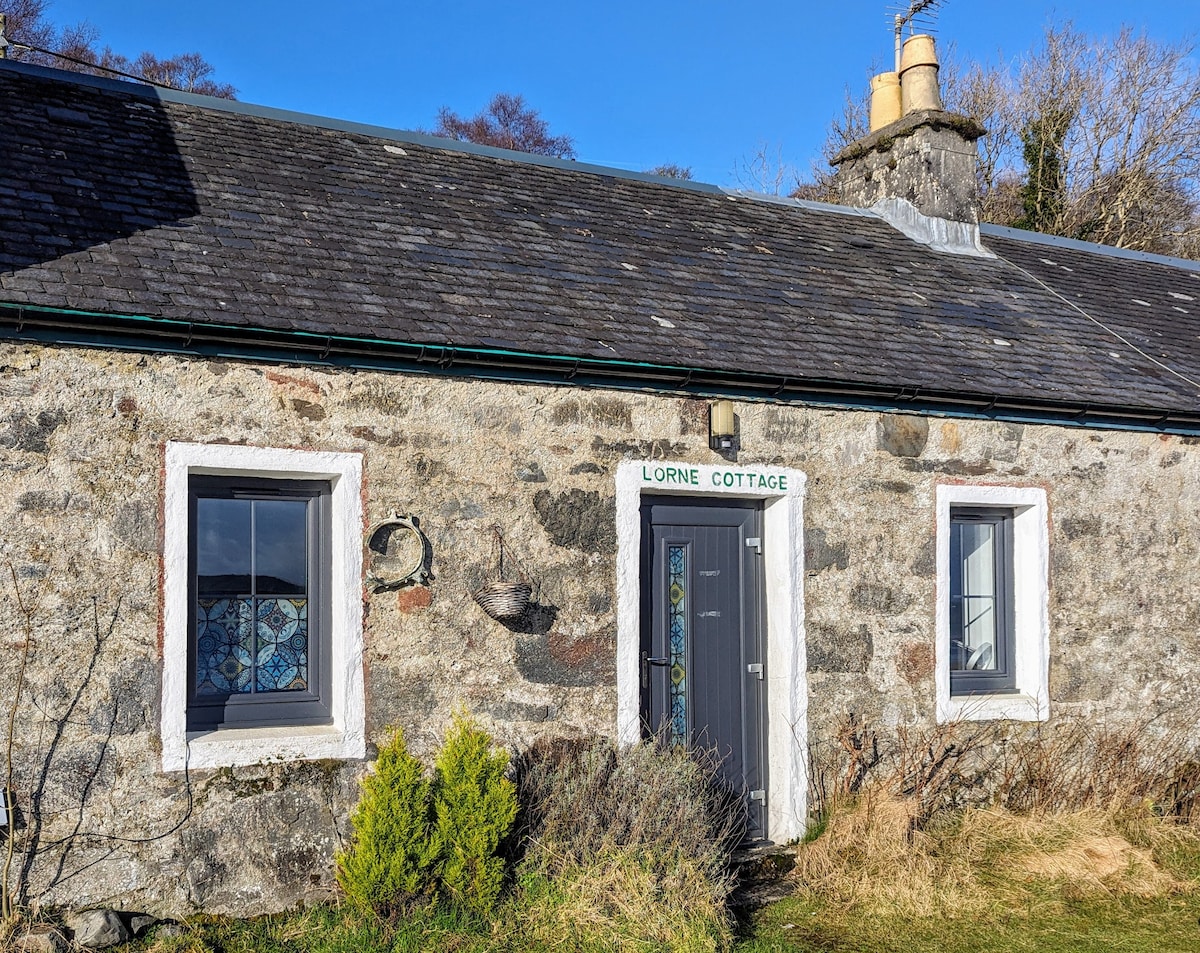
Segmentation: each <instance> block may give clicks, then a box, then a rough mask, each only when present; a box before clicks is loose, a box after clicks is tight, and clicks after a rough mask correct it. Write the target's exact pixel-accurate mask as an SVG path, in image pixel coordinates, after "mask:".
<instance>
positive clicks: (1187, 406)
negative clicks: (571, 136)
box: [0, 64, 1200, 427]
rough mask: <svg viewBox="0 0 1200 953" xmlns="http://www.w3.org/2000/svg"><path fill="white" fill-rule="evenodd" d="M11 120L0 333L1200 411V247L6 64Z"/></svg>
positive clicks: (3, 146)
mask: <svg viewBox="0 0 1200 953" xmlns="http://www.w3.org/2000/svg"><path fill="white" fill-rule="evenodd" d="M0 128H2V129H3V130H4V132H3V139H2V140H0V170H2V175H0V334H3V335H5V336H12V334H13V333H14V326H15V325H17V324H18V323H21V324H23V323H24V322H27V321H29V320H32V318H31V315H33V314H34V313H35V312H38V311H41V310H42V309H68V310H70V311H72V312H83V313H84V314H82V315H60V316H59V317H58V318H57V319H53V320H58V321H60V322H61V323H64V324H69V323H71V322H74V323H75V324H79V323H81V322H82V323H88V322H90V325H91V326H92V327H94V328H98V329H104V328H105V327H108V328H110V329H120V328H124V327H125V326H126V324H125V323H123V322H124V317H123V316H129V317H135V316H136V317H149V318H154V319H157V320H160V321H162V322H179V323H182V324H185V325H187V326H189V327H191V328H194V329H197V332H198V333H203V332H204V331H205V329H211V328H215V327H217V326H219V327H221V328H224V329H231V328H232V329H238V328H240V329H242V330H243V331H244V332H245V333H246V334H247V335H250V336H253V334H255V333H264V334H265V333H281V332H282V333H292V332H301V333H302V334H305V335H315V336H318V337H319V336H326V337H329V338H331V339H336V341H343V340H346V339H354V340H355V342H356V343H355V345H354V347H356V348H357V349H358V351H359V352H360V353H364V354H366V353H369V352H371V351H372V349H376V350H386V348H387V347H388V346H389V345H391V344H411V345H426V346H429V347H430V348H435V349H444V348H453V349H462V350H463V351H464V352H466V351H471V352H472V353H475V354H476V355H479V354H484V355H486V354H489V353H491V354H495V355H501V356H503V355H509V356H511V355H512V354H513V353H519V354H520V355H524V356H525V357H526V358H528V359H529V361H532V362H533V363H536V361H537V360H538V357H539V356H543V357H546V358H550V357H554V358H556V359H558V358H569V359H579V360H582V361H583V362H584V363H585V364H586V365H587V366H588V367H592V368H598V367H609V368H611V369H613V372H614V373H616V369H618V368H627V372H628V373H630V374H633V375H635V376H638V375H640V376H641V377H643V378H644V379H645V380H647V381H651V382H654V381H657V384H656V386H662V387H667V388H670V389H686V388H687V386H689V384H690V381H691V378H692V375H696V379H698V380H699V379H703V380H706V381H711V382H714V383H713V385H712V386H714V387H715V386H716V384H717V383H720V382H725V383H727V384H728V386H729V387H730V388H733V389H737V388H739V387H741V388H751V389H754V388H757V389H758V392H761V393H763V394H770V393H774V394H777V395H780V396H783V397H787V396H789V395H793V394H808V395H812V394H816V393H818V392H829V393H842V394H844V395H845V394H864V395H869V396H870V395H873V396H874V397H877V398H881V397H885V396H886V395H889V394H890V395H892V399H893V400H894V401H895V402H896V403H897V404H899V405H903V404H906V403H908V404H914V405H915V404H919V403H921V402H922V401H931V402H933V404H937V403H938V402H943V403H946V404H947V405H956V404H963V405H964V406H965V405H967V404H970V405H973V406H978V407H981V408H985V409H987V408H992V407H1007V408H1021V407H1028V408H1042V409H1045V408H1049V409H1051V410H1055V411H1056V412H1059V413H1064V414H1065V413H1089V412H1090V413H1096V412H1100V413H1102V414H1112V415H1128V416H1132V417H1138V418H1140V419H1142V418H1144V419H1146V420H1156V419H1158V418H1161V417H1163V416H1164V415H1170V420H1171V421H1173V422H1175V423H1176V424H1179V425H1182V426H1186V427H1194V426H1196V425H1197V424H1200V385H1198V384H1197V383H1196V382H1197V381H1200V265H1196V264H1194V263H1184V262H1174V261H1171V260H1168V259H1159V258H1153V257H1152V256H1139V257H1128V256H1122V255H1118V254H1113V253H1111V252H1109V251H1106V250H1104V249H1101V248H1100V247H1099V246H1090V245H1083V244H1081V243H1057V244H1053V243H1052V244H1046V243H1044V242H1042V241H1039V240H1038V239H1037V237H1036V236H1035V237H1033V238H1031V237H1030V236H1027V235H1025V234H1024V233H1015V232H1013V231H1011V230H1007V229H988V230H985V243H986V244H987V246H988V247H989V248H990V249H991V250H993V251H994V252H995V253H996V254H997V255H998V256H1000V257H998V258H996V259H983V258H970V257H963V256H956V255H949V254H941V253H935V252H932V251H930V250H928V249H927V248H925V247H924V246H922V245H919V244H916V243H914V242H913V241H911V240H910V239H908V238H906V237H905V236H904V235H902V234H901V233H900V232H898V231H896V230H894V229H893V228H892V227H891V226H889V225H888V224H887V223H885V222H884V221H882V220H881V219H880V218H878V217H876V216H874V215H873V214H871V213H869V212H862V211H856V210H849V209H839V208H835V207H832V206H821V205H817V204H814V203H803V202H794V201H771V200H766V199H763V198H762V197H749V196H745V195H741V194H736V193H731V192H728V191H726V190H722V189H718V188H715V187H711V186H700V185H693V184H690V183H671V182H664V181H662V180H656V179H653V177H648V176H641V175H636V174H628V173H620V172H615V171H613V170H603V169H598V168H595V167H590V166H584V165H580V164H576V163H570V162H560V161H557V160H548V159H540V158H533V157H528V156H519V155H516V154H513V153H504V152H502V151H500V150H489V149H481V148H478V147H470V146H462V145H460V144H452V143H446V142H444V141H442V140H434V139H431V138H429V137H424V136H419V135H413V134H405V133H394V132H389V131H386V130H381V129H374V128H371V127H364V126H356V125H352V124H346V123H338V122H335V121H330V120H320V119H315V118H313V117H303V116H297V115H295V114H282V113H278V112H274V111H271V110H266V109H261V108H258V107H253V106H245V105H243V104H230V103H225V102H223V101H219V100H207V99H204V98H202V97H195V96H189V95H186V94H173V93H161V92H158V91H154V90H151V89H148V88H146V87H140V86H136V85H133V84H125V83H114V82H109V81H105V80H96V79H92V78H87V77H78V76H75V75H73V74H63V73H59V72H56V71H51V70H44V69H40V68H36V67H29V66H21V65H13V64H5V65H3V66H0ZM11 306H21V307H23V308H25V309H26V310H25V314H24V315H23V316H22V317H21V318H20V319H18V318H17V317H15V316H14V315H15V314H16V311H15V309H14V308H13V307H11ZM39 320H40V321H41V322H42V324H43V325H44V324H45V323H46V322H47V321H48V320H51V319H48V318H46V316H45V315H44V314H43V315H42V316H41V318H40V319H39ZM51 323H53V321H52V320H51ZM5 328H7V330H5ZM222 333H225V332H224V331H223V332H222ZM330 346H331V345H326V348H325V350H326V352H328V351H329V348H330ZM333 346H340V345H337V344H336V343H335V345H333ZM441 353H443V354H444V353H446V352H445V351H442V352H441ZM523 359H524V358H523Z"/></svg>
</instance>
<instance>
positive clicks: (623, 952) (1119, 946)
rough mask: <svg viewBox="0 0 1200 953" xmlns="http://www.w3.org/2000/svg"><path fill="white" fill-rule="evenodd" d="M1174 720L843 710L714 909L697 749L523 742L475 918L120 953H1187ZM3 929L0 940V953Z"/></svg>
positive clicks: (380, 920) (207, 922)
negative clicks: (948, 721) (777, 897)
mask: <svg viewBox="0 0 1200 953" xmlns="http://www.w3.org/2000/svg"><path fill="white" fill-rule="evenodd" d="M1194 727H1195V726H1187V727H1185V728H1173V729H1169V728H1164V727H1163V726H1158V725H1153V724H1151V725H1145V726H1134V727H1133V728H1131V729H1125V730H1119V731H1109V730H1107V729H1105V728H1103V726H1101V727H1099V728H1096V727H1092V726H1087V725H1084V726H1080V725H1076V724H1072V723H1066V724H1065V725H1063V726H1062V727H1060V728H1058V729H1055V730H1049V729H1045V730H1043V729H1041V728H1035V729H1033V730H1032V731H1029V732H1018V733H1015V734H1009V735H1007V736H994V733H993V734H989V733H988V732H989V731H991V729H984V730H981V729H977V728H969V729H964V728H963V727H962V726H954V725H951V726H937V727H936V728H933V729H931V730H929V731H927V732H921V731H919V730H916V729H913V730H911V731H905V730H901V731H898V732H897V734H896V738H895V739H893V740H889V741H887V742H886V743H885V742H884V741H883V740H882V739H880V738H879V737H878V736H876V735H875V733H874V732H873V731H872V730H871V729H870V727H869V726H867V725H864V724H863V723H861V722H860V721H857V720H848V721H847V724H846V726H845V729H844V730H843V732H842V733H841V735H840V736H839V737H838V738H837V739H836V747H835V750H834V757H833V758H832V759H831V760H829V761H828V762H827V763H826V764H824V765H821V764H819V763H817V762H816V760H815V759H814V775H815V777H816V779H817V785H816V788H817V790H816V796H815V797H814V801H815V802H816V803H817V804H818V805H819V807H820V810H821V815H820V818H819V822H818V823H816V824H814V825H813V827H812V830H811V831H810V835H811V836H810V837H808V838H806V839H805V842H804V843H803V844H800V845H798V846H797V847H796V848H795V850H796V865H795V868H794V870H793V872H792V874H791V876H792V877H793V879H794V885H795V893H794V895H793V896H791V897H788V898H787V899H785V900H783V901H780V902H778V903H776V904H774V905H772V906H769V907H767V908H765V909H763V910H760V911H758V912H757V913H755V914H754V915H753V916H751V917H749V918H748V919H746V920H745V921H744V922H741V923H735V922H734V921H733V919H732V918H731V917H730V915H729V913H728V910H727V907H726V900H727V897H728V894H729V891H730V889H731V887H732V882H731V878H730V875H729V873H728V869H727V863H726V860H727V858H728V852H729V849H730V847H731V845H732V844H733V843H734V842H735V841H736V839H737V835H738V831H739V829H740V828H739V823H740V814H739V812H738V810H737V809H736V808H737V805H738V804H740V800H739V799H737V798H732V799H731V797H730V794H729V792H728V791H724V790H723V789H722V788H721V786H720V785H719V784H714V783H713V782H714V777H715V774H714V771H713V766H712V765H711V764H705V763H704V759H699V760H697V759H694V758H691V757H688V756H687V755H686V754H685V753H684V752H680V751H674V750H671V749H667V748H663V747H662V746H657V745H646V746H639V747H635V748H633V749H628V750H618V749H616V748H614V747H613V746H612V744H611V743H609V742H606V741H599V740H591V741H573V742H565V741H560V742H554V743H550V744H548V745H544V746H540V747H539V746H535V748H534V749H533V750H531V751H529V752H527V753H526V754H525V755H524V756H522V758H521V759H519V760H518V761H517V763H516V764H515V765H514V766H513V777H514V780H515V783H516V787H517V791H518V793H519V795H520V802H521V804H522V806H523V810H522V813H521V815H520V818H519V821H518V825H517V828H516V830H515V832H514V835H513V837H512V838H511V839H510V841H509V843H508V844H507V847H506V856H507V860H508V864H509V871H510V879H509V880H508V881H507V883H506V889H505V891H504V893H503V895H502V898H501V901H500V903H499V904H498V905H497V907H496V908H495V909H494V910H493V911H491V912H490V914H488V915H486V916H485V915H483V914H480V913H475V914H472V913H469V912H463V909H462V908H461V907H460V908H458V909H456V908H455V907H454V906H452V905H450V904H449V903H447V902H445V898H443V902H442V903H440V904H435V905H432V906H431V905H426V906H416V907H407V906H400V907H395V906H393V907H388V906H384V907H381V908H379V909H381V910H382V911H383V913H382V914H379V913H370V912H366V911H364V909H363V908H362V907H361V906H353V905H350V904H342V905H337V904H330V905H324V906H319V907H315V908H311V909H308V910H301V911H295V912H292V913H287V914H281V915H278V916H270V917H262V918H258V919H254V920H248V921H238V920H232V919H228V918H198V919H196V920H195V921H193V922H190V923H188V924H186V925H185V927H184V928H183V929H182V930H177V931H176V935H168V934H169V933H170V932H171V931H168V930H160V931H159V935H157V936H156V935H154V934H152V935H151V936H150V937H148V938H146V939H144V940H141V941H139V942H138V943H136V944H132V945H131V946H130V948H129V950H130V953H409V951H414V953H415V951H434V953H436V951H447V953H476V951H478V953H484V951H496V953H549V951H552V950H554V951H558V950H567V951H580V953H591V951H595V953H767V951H779V953H786V951H797V953H803V951H830V950H832V951H845V953H891V951H896V953H924V951H929V953H958V951H963V953H967V951H971V953H976V951H978V953H990V951H996V953H1000V951H1004V953H1021V951H1038V953H1091V951H1095V953H1101V951H1103V953H1142V951H1146V953H1149V951H1154V953H1175V951H1179V953H1184V951H1187V953H1195V951H1200V809H1197V808H1198V806H1200V764H1198V762H1197V760H1196V751H1195V748H1194V743H1193V741H1192V739H1193V738H1195V737H1197V734H1196V732H1195V731H1194V730H1192V729H1193V728H1194ZM2 947H3V939H2V938H0V948H2Z"/></svg>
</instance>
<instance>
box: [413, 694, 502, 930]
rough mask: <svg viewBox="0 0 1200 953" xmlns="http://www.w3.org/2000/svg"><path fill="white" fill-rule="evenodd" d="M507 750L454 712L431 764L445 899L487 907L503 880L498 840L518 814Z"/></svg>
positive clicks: (475, 908) (470, 906)
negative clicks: (508, 772) (450, 723)
mask: <svg viewBox="0 0 1200 953" xmlns="http://www.w3.org/2000/svg"><path fill="white" fill-rule="evenodd" d="M507 768H508V755H507V754H506V753H505V752H503V751H498V750H495V749H494V748H493V746H492V739H491V736H490V735H488V733H487V732H486V731H483V730H482V729H481V728H479V727H478V726H476V725H475V724H474V723H473V722H472V721H471V720H470V719H469V718H468V717H467V716H466V715H465V714H463V713H461V712H459V713H457V714H456V715H455V716H454V722H453V724H452V725H451V728H450V732H449V734H448V735H447V736H446V741H445V743H444V744H443V745H442V749H441V751H440V752H438V756H437V761H436V765H435V770H436V781H435V788H434V797H433V800H434V815H435V822H434V833H433V840H434V843H435V845H436V849H437V852H438V856H439V874H440V876H441V883H442V886H443V887H444V888H445V890H446V892H447V894H448V895H449V897H450V899H451V900H452V901H453V902H455V903H456V904H458V905H459V906H461V907H463V908H464V909H467V910H471V911H474V912H477V913H484V914H486V913H488V912H489V911H490V910H491V909H492V908H493V907H494V906H495V904H496V899H497V897H499V895H500V889H501V887H502V886H503V883H504V860H503V858H501V857H500V856H498V853H497V852H498V850H499V848H500V844H501V842H502V841H503V840H504V838H505V837H506V836H507V835H508V832H509V830H510V829H511V828H512V824H513V821H514V820H515V819H516V816H517V794H516V786H515V785H514V784H513V782H512V781H510V780H509V779H508V778H506V777H505V771H506V770H507Z"/></svg>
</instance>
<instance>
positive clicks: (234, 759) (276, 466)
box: [161, 442, 366, 771]
mask: <svg viewBox="0 0 1200 953" xmlns="http://www.w3.org/2000/svg"><path fill="white" fill-rule="evenodd" d="M193 474H204V475H216V476H240V477H266V478H268V479H270V478H276V479H288V480H322V481H327V482H328V483H329V485H330V502H331V504H332V505H331V510H332V513H331V517H332V520H331V522H332V532H333V539H332V553H331V557H332V558H331V567H330V597H331V608H332V613H331V626H330V631H329V633H328V636H329V639H330V649H331V651H330V663H331V676H332V677H331V683H330V692H331V695H332V697H331V699H330V702H331V708H332V713H333V723H332V724H331V725H319V726H297V727H294V728H289V727H271V728H221V729H218V730H216V731H206V732H188V731H187V728H186V724H187V722H186V706H187V677H188V671H187V668H188V666H187V656H188V653H187V647H188V638H189V625H188V619H189V605H188V478H189V477H190V476H192V475H193ZM165 479H166V486H165V495H164V507H163V525H164V533H163V681H162V725H161V730H162V768H163V770H164V771H182V770H184V769H185V768H215V767H233V766H236V765H245V764H261V763H265V762H269V761H295V760H310V759H319V758H362V757H364V756H365V753H366V737H365V728H364V703H363V662H362V654H363V645H362V544H361V538H362V497H361V492H362V457H361V455H359V454H357V453H331V452H323V451H308V450H282V449H272V448H265V447H243V446H229V445H225V444H193V443H177V442H171V443H168V444H167V448H166V478H165Z"/></svg>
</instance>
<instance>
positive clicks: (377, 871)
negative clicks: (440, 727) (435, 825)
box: [337, 729, 437, 915]
mask: <svg viewBox="0 0 1200 953" xmlns="http://www.w3.org/2000/svg"><path fill="white" fill-rule="evenodd" d="M431 811H432V785H431V783H430V781H429V780H428V779H427V778H426V776H425V768H424V766H423V765H422V764H421V762H420V761H419V760H417V759H416V758H415V757H413V755H411V754H410V753H409V751H408V747H407V745H406V744H405V742H404V733H403V732H401V731H400V730H399V729H396V730H395V731H393V732H392V734H391V736H390V738H389V739H388V740H387V741H386V742H385V743H384V744H382V745H380V747H379V758H378V761H377V762H376V765H375V771H374V773H372V774H369V775H367V777H366V778H364V779H363V782H362V797H361V798H360V799H359V802H358V806H357V807H356V808H355V810H354V813H353V814H352V815H351V818H350V822H351V824H352V825H353V827H354V837H353V840H352V842H351V845H350V849H349V850H347V851H345V852H344V853H341V854H339V855H338V857H337V882H338V884H339V885H340V886H341V888H342V890H344V891H345V893H346V896H347V898H349V899H350V901H351V902H353V903H354V904H356V905H358V906H360V907H363V908H365V909H369V910H374V911H375V912H376V913H380V914H383V915H390V914H393V913H397V912H400V911H402V910H404V909H406V908H409V907H412V906H413V905H414V904H416V903H418V902H420V901H422V900H424V899H428V898H431V897H432V896H433V895H434V892H435V884H436V881H435V879H434V878H435V864H436V861H437V850H436V846H435V843H434V840H433V837H432V823H431V820H432V817H431Z"/></svg>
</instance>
